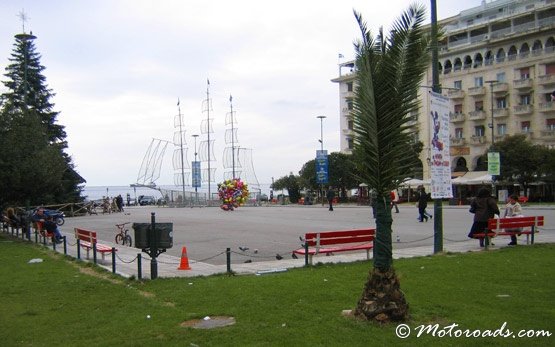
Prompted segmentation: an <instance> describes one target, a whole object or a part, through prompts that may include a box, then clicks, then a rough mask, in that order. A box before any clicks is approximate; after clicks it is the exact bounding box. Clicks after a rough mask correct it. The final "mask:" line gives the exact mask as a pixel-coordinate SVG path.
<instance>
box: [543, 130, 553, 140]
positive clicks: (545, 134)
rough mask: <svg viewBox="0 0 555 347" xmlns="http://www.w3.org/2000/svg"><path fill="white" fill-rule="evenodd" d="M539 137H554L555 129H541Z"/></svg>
mask: <svg viewBox="0 0 555 347" xmlns="http://www.w3.org/2000/svg"><path fill="white" fill-rule="evenodd" d="M541 137H542V138H543V139H555V129H550V128H548V129H546V130H542V131H541Z"/></svg>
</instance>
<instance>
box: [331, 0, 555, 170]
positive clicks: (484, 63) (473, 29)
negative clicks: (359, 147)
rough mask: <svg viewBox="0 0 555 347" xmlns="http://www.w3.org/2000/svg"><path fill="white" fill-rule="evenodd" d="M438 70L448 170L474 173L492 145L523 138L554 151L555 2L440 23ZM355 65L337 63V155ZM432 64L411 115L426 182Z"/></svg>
mask: <svg viewBox="0 0 555 347" xmlns="http://www.w3.org/2000/svg"><path fill="white" fill-rule="evenodd" d="M439 24H440V26H441V27H442V28H443V33H444V34H443V36H442V39H441V41H440V43H439V73H440V84H441V85H442V88H443V89H442V90H443V94H444V95H446V96H449V98H450V99H451V107H452V109H451V115H450V123H451V124H450V137H451V141H450V147H451V168H452V171H453V172H456V171H468V170H469V171H474V170H476V168H477V167H483V163H481V162H480V157H481V156H482V155H483V154H484V153H485V152H486V150H487V148H488V147H489V146H490V145H491V144H492V143H493V142H495V141H499V140H501V139H503V138H504V137H505V136H508V135H513V134H525V135H526V136H527V138H528V139H529V140H530V141H532V142H533V143H536V144H542V145H546V146H549V147H553V148H555V101H554V100H552V98H551V94H552V93H553V92H554V91H555V0H520V1H519V0H497V1H491V2H488V3H486V2H485V1H483V2H482V4H481V5H480V6H478V7H475V8H471V9H468V10H466V11H463V12H461V13H460V14H459V15H457V16H454V17H450V18H447V19H444V20H441V21H440V22H439ZM355 74H356V71H355V66H354V63H353V62H346V63H343V64H340V67H339V77H337V78H335V79H333V80H332V81H333V82H336V83H338V84H339V90H340V111H341V113H340V119H341V120H340V126H341V134H340V136H341V142H340V144H341V151H343V152H346V153H349V152H350V150H351V149H352V121H351V120H350V119H351V118H350V115H349V113H350V109H351V108H352V99H353V97H354V94H353V88H354V86H353V84H354V83H355ZM431 85H432V72H431V66H430V69H429V70H428V71H427V73H426V75H425V77H424V80H423V85H422V88H421V90H420V93H419V94H420V96H419V97H420V98H421V101H422V102H421V104H422V108H421V110H420V112H419V113H418V114H415V115H412V117H413V122H414V125H415V126H417V127H418V139H419V140H420V141H422V142H423V143H424V150H423V151H422V153H421V160H422V163H423V171H424V178H427V177H428V175H429V174H428V170H427V169H428V165H427V158H429V157H430V155H429V150H430V149H429V144H430V131H429V130H430V121H431V120H430V117H426V115H428V114H430V113H429V96H428V95H429V93H428V90H429V88H428V87H429V86H431Z"/></svg>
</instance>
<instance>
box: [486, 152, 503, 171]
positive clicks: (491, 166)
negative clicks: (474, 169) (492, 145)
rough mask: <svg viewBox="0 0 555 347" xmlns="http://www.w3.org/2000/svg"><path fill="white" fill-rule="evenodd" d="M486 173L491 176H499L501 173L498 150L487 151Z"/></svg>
mask: <svg viewBox="0 0 555 347" xmlns="http://www.w3.org/2000/svg"><path fill="white" fill-rule="evenodd" d="M488 174H490V175H492V176H499V175H500V174H501V159H500V158H499V152H488Z"/></svg>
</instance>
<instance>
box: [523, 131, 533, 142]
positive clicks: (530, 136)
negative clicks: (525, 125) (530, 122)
mask: <svg viewBox="0 0 555 347" xmlns="http://www.w3.org/2000/svg"><path fill="white" fill-rule="evenodd" d="M520 135H524V136H526V140H529V141H530V140H532V139H533V138H534V133H533V132H531V131H521V132H520Z"/></svg>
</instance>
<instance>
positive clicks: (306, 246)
mask: <svg viewBox="0 0 555 347" xmlns="http://www.w3.org/2000/svg"><path fill="white" fill-rule="evenodd" d="M303 246H304V266H308V241H305V242H304V245H303Z"/></svg>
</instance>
